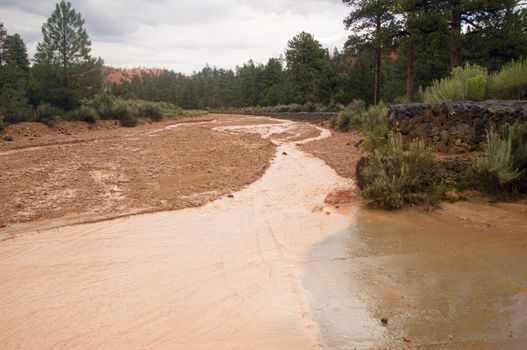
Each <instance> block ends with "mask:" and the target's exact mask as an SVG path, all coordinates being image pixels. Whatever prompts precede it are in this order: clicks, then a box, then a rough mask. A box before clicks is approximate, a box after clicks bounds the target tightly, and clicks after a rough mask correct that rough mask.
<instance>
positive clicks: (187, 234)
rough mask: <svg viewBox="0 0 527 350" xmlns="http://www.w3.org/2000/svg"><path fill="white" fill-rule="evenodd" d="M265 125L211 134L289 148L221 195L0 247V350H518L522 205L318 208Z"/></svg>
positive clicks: (285, 127) (309, 185) (524, 253)
mask: <svg viewBox="0 0 527 350" xmlns="http://www.w3.org/2000/svg"><path fill="white" fill-rule="evenodd" d="M267 123H268V124H256V125H252V126H247V125H243V126H233V127H228V128H223V129H218V130H219V131H223V132H257V133H260V134H261V135H263V137H271V138H273V137H275V136H276V135H277V134H278V133H280V132H282V133H283V132H286V133H287V134H288V135H291V136H288V137H277V138H276V139H275V140H274V142H275V143H277V144H278V145H279V147H278V151H277V155H276V158H275V159H274V160H273V162H272V165H271V166H270V168H269V169H268V170H267V172H266V173H265V175H264V176H263V177H262V178H261V179H260V180H259V181H257V182H256V183H254V184H252V185H250V186H249V187H248V188H246V189H245V190H243V191H241V192H238V193H235V194H234V198H224V199H221V200H218V201H215V202H212V203H209V204H208V205H206V206H204V207H201V208H195V209H188V210H181V211H176V212H164V213H157V214H150V215H141V216H135V217H130V218H125V219H116V220H112V221H104V222H99V223H94V224H85V225H76V226H67V227H60V228H56V229H50V230H45V231H42V230H41V231H36V230H34V231H29V232H26V233H24V234H18V235H17V236H16V238H14V239H9V240H5V241H1V242H0V295H1V296H2V303H1V306H0V311H1V312H0V348H2V349H15V348H21V349H139V348H140V349H318V348H321V349H322V348H323V349H401V348H403V349H404V348H411V349H413V348H420V349H449V350H450V349H518V350H519V349H527V212H526V207H525V206H514V205H509V206H501V207H500V206H495V207H489V206H488V205H486V206H483V205H479V204H473V205H472V204H460V205H458V206H456V205H449V206H447V207H446V208H445V210H444V211H443V212H437V213H425V212H423V211H417V210H410V211H405V212H402V213H386V212H379V211H372V210H366V209H361V208H358V207H355V208H346V209H335V208H328V207H324V205H323V200H324V197H325V195H326V194H327V193H328V192H329V191H330V190H331V189H333V188H335V187H340V186H342V185H349V182H348V181H347V180H345V179H342V178H340V177H338V176H337V175H336V174H335V172H334V171H333V170H332V169H330V168H329V167H327V166H326V165H325V164H324V163H323V162H322V161H320V160H319V159H317V158H313V157H311V156H308V155H306V154H305V153H303V152H301V151H299V150H298V149H297V148H296V146H295V145H296V144H297V143H301V142H298V141H295V142H288V141H287V139H288V138H291V139H294V138H295V137H296V136H298V135H300V134H301V130H300V129H302V126H301V125H298V124H295V123H290V122H276V124H269V120H267ZM304 128H305V127H304ZM320 131H321V133H320V136H318V137H317V138H322V137H326V136H327V135H328V132H327V131H325V130H320ZM302 142H303V141H302ZM284 153H285V154H284ZM0 233H1V232H0ZM382 317H388V319H389V322H388V324H387V325H383V324H381V322H380V318H382ZM403 337H404V338H405V339H406V341H405V340H403Z"/></svg>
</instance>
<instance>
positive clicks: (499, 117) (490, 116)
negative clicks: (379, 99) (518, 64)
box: [388, 100, 527, 153]
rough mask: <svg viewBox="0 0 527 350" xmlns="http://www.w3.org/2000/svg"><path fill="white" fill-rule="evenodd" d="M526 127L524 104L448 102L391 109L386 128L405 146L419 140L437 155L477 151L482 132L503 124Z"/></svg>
mask: <svg viewBox="0 0 527 350" xmlns="http://www.w3.org/2000/svg"><path fill="white" fill-rule="evenodd" d="M515 121H520V122H522V123H524V124H526V125H527V101H495V100H489V101H484V102H449V103H437V104H427V103H416V104H406V105H392V106H391V107H390V109H389V112H388V127H389V128H390V130H392V131H398V132H400V133H401V134H402V135H403V137H404V141H405V143H408V142H410V141H411V140H413V139H414V138H422V139H424V140H425V142H426V144H427V145H428V146H432V147H434V148H435V149H436V150H437V151H439V152H445V153H465V152H470V151H476V150H481V149H482V145H483V143H484V141H485V136H486V129H489V128H494V129H495V130H502V129H503V126H504V125H506V124H507V123H509V124H512V123H514V122H515Z"/></svg>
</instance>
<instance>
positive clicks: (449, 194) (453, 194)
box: [445, 191, 459, 203]
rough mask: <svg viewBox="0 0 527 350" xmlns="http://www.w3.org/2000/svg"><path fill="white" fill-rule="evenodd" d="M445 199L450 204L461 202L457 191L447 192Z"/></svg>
mask: <svg viewBox="0 0 527 350" xmlns="http://www.w3.org/2000/svg"><path fill="white" fill-rule="evenodd" d="M445 198H446V200H447V201H449V202H450V203H455V202H457V201H459V194H457V192H455V191H447V192H446V193H445Z"/></svg>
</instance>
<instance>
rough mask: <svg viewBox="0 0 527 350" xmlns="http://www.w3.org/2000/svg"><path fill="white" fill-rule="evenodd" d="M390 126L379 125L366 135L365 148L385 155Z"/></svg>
mask: <svg viewBox="0 0 527 350" xmlns="http://www.w3.org/2000/svg"><path fill="white" fill-rule="evenodd" d="M387 140H388V125H386V124H378V125H375V126H374V127H372V128H371V129H370V130H367V131H366V132H365V134H364V143H363V145H362V146H363V147H364V148H365V149H367V150H368V151H370V152H373V151H375V150H379V151H380V152H382V153H384V152H385V151H386V149H387V147H388V145H387Z"/></svg>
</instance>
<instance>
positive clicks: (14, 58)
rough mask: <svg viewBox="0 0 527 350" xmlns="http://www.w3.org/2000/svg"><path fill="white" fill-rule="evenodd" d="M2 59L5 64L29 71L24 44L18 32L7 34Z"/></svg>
mask: <svg viewBox="0 0 527 350" xmlns="http://www.w3.org/2000/svg"><path fill="white" fill-rule="evenodd" d="M4 60H5V63H6V64H13V65H15V66H17V67H18V68H20V69H22V70H23V71H26V72H27V71H29V58H28V56H27V48H26V44H24V40H22V38H21V37H20V35H19V34H14V35H8V36H7V39H6V40H5V43H4Z"/></svg>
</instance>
